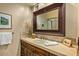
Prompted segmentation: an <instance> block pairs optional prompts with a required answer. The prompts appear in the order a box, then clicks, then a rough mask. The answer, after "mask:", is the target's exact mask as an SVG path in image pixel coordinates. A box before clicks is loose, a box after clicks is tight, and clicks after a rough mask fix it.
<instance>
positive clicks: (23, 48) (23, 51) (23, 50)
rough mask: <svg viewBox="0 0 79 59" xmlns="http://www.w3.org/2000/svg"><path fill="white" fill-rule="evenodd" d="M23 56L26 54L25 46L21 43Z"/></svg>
mask: <svg viewBox="0 0 79 59" xmlns="http://www.w3.org/2000/svg"><path fill="white" fill-rule="evenodd" d="M21 56H25V47H24V46H23V45H21Z"/></svg>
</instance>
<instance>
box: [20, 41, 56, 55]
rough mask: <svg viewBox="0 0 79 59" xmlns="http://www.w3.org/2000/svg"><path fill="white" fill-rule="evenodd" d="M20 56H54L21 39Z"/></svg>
mask: <svg viewBox="0 0 79 59" xmlns="http://www.w3.org/2000/svg"><path fill="white" fill-rule="evenodd" d="M21 56H56V55H55V54H52V53H49V52H48V51H45V50H43V49H41V48H39V47H36V46H33V45H31V44H29V43H26V42H24V41H23V40H21Z"/></svg>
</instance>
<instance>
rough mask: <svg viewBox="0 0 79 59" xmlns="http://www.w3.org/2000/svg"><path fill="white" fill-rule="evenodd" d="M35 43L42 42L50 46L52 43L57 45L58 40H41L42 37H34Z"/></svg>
mask: <svg viewBox="0 0 79 59" xmlns="http://www.w3.org/2000/svg"><path fill="white" fill-rule="evenodd" d="M34 42H35V43H38V44H44V45H47V46H52V45H58V42H56V41H50V40H45V39H44V40H43V39H36V40H35V41H34Z"/></svg>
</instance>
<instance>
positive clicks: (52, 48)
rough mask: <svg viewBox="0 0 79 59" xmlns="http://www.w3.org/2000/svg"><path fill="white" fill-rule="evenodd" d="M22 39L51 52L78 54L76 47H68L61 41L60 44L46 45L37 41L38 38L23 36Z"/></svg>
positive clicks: (63, 54) (60, 54)
mask: <svg viewBox="0 0 79 59" xmlns="http://www.w3.org/2000/svg"><path fill="white" fill-rule="evenodd" d="M21 40H23V41H25V42H27V43H29V44H31V45H34V46H36V47H39V48H41V49H44V50H46V51H48V52H50V53H53V54H56V55H58V56H76V55H77V48H76V47H67V46H65V45H63V44H62V43H59V44H58V45H55V46H46V45H43V44H38V43H35V40H36V39H32V38H21Z"/></svg>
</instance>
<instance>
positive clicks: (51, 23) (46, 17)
mask: <svg viewBox="0 0 79 59" xmlns="http://www.w3.org/2000/svg"><path fill="white" fill-rule="evenodd" d="M58 12H59V9H55V10H52V11H49V12H47V13H43V14H40V15H38V16H37V29H38V30H58Z"/></svg>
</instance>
